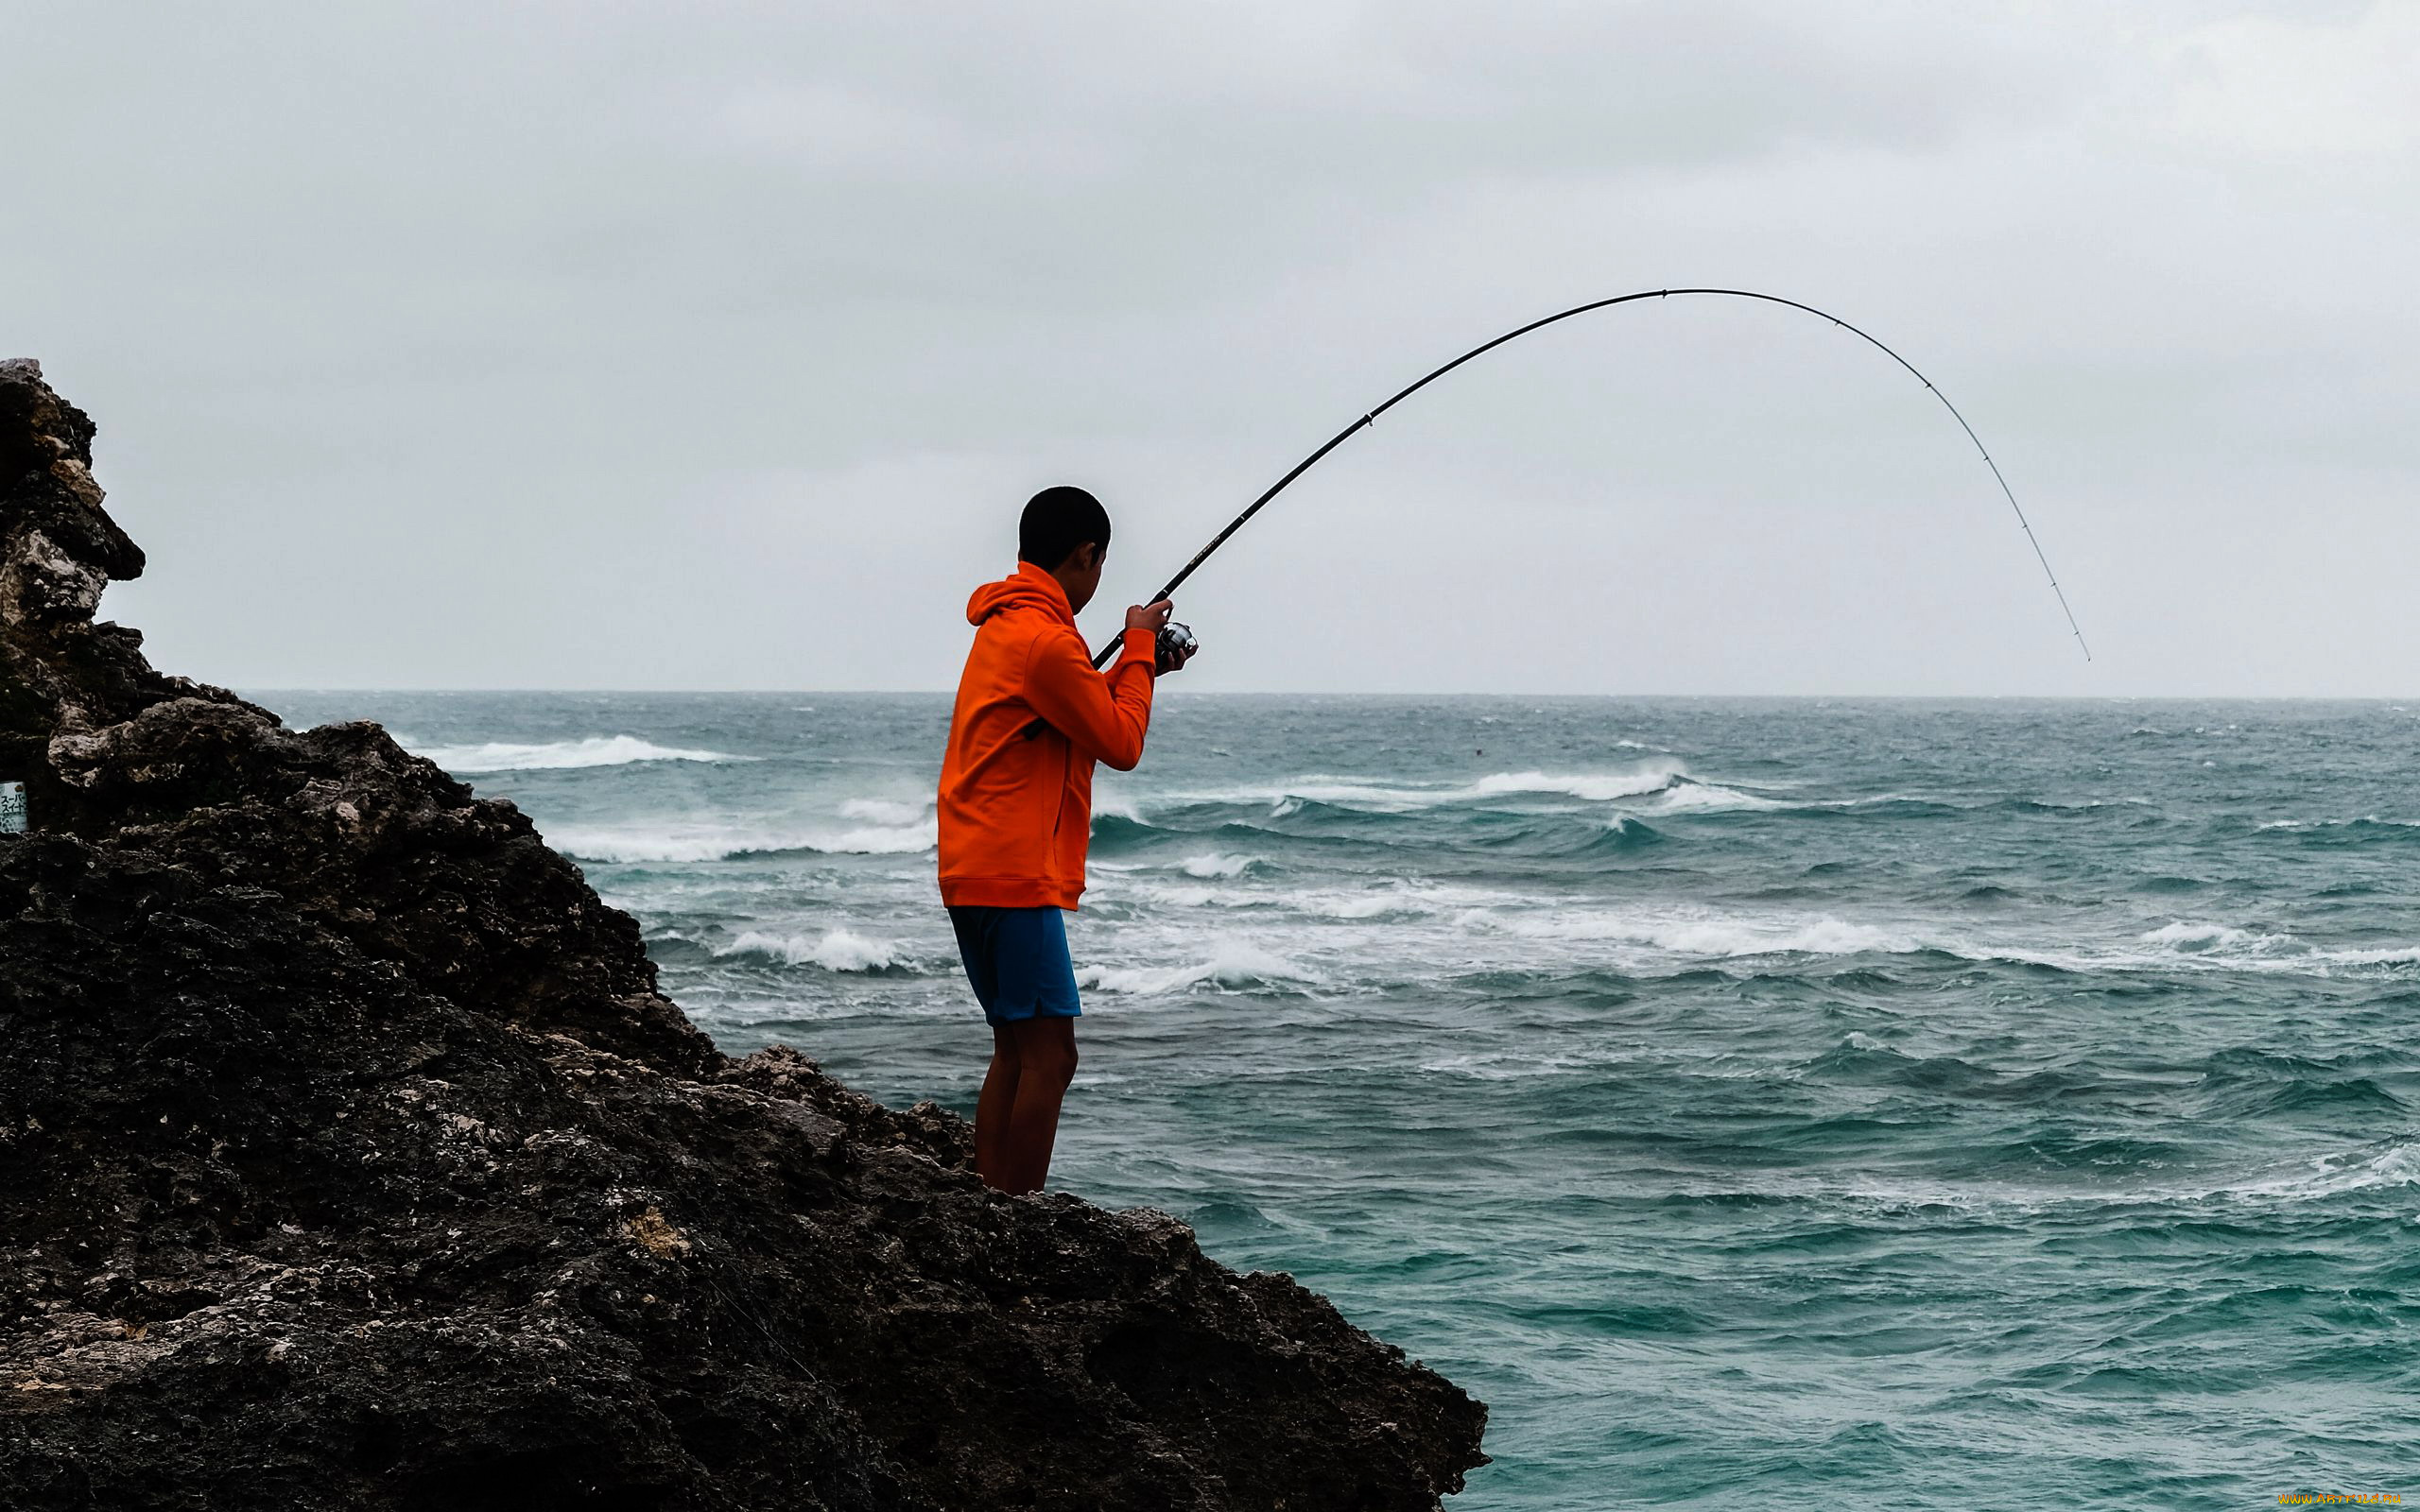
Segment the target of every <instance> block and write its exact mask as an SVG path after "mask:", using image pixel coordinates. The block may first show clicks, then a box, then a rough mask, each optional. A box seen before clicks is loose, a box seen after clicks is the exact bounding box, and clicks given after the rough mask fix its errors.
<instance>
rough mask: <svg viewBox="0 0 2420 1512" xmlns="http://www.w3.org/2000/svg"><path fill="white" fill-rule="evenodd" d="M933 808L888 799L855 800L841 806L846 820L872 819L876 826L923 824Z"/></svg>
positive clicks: (921, 804)
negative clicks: (926, 815)
mask: <svg viewBox="0 0 2420 1512" xmlns="http://www.w3.org/2000/svg"><path fill="white" fill-rule="evenodd" d="M931 808H932V805H931V804H930V803H900V802H894V801H893V800H891V799H887V798H853V799H849V800H848V801H847V802H846V803H843V804H841V805H840V817H842V818H844V819H870V820H872V821H873V822H874V823H876V824H883V825H890V826H893V827H897V826H902V825H913V824H921V823H923V822H924V819H925V814H926V813H927V812H929V811H930V810H931Z"/></svg>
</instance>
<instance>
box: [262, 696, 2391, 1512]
mask: <svg viewBox="0 0 2420 1512" xmlns="http://www.w3.org/2000/svg"><path fill="white" fill-rule="evenodd" d="M269 701H270V702H271V703H272V705H273V706H275V707H278V708H280V709H281V710H282V711H283V712H285V713H287V714H288V716H289V717H290V718H293V719H294V720H295V721H296V722H298V723H310V722H317V721H319V720H322V719H328V718H335V717H350V716H360V715H368V716H372V717H376V718H380V719H383V720H385V721H386V722H387V723H388V724H389V727H390V728H392V729H394V730H396V731H398V733H399V735H400V736H402V737H403V738H404V739H405V740H406V744H409V745H412V746H414V747H416V748H419V749H422V750H423V751H425V752H428V753H430V754H432V755H435V756H437V757H438V758H439V759H440V760H441V761H442V762H444V763H445V764H446V765H449V766H451V767H452V768H454V769H455V770H457V771H458V772H459V773H460V774H462V775H463V776H465V777H466V778H468V779H469V780H470V781H472V782H475V784H476V785H477V786H478V787H480V788H481V789H482V790H485V791H488V792H492V793H502V794H506V795H509V796H510V797H511V798H513V799H516V800H518V801H519V802H520V803H521V804H522V805H523V806H524V807H525V808H527V810H528V811H529V812H530V813H531V814H532V815H533V816H535V817H536V818H537V820H538V822H539V824H540V826H541V828H542V829H543V830H544V832H545V833H546V834H547V835H548V837H549V838H550V839H552V840H553V841H554V842H555V844H556V845H557V846H558V847H560V848H561V849H563V850H565V851H569V852H571V853H572V854H574V855H575V856H578V857H579V858H580V859H581V860H582V862H583V864H584V865H585V867H586V868H587V870H588V872H589V875H590V877H591V879H592V880H593V881H594V882H595V883H596V885H597V887H598V888H599V890H601V891H602V892H603V893H604V894H605V895H606V897H608V898H609V899H611V900H612V901H614V902H617V903H619V904H621V905H622V906H624V907H626V908H629V909H631V911H632V912H634V913H635V914H637V915H638V917H639V918H640V919H642V920H643V921H644V923H645V925H646V929H647V936H648V942H649V947H650V949H651V950H652V951H653V952H654V954H655V957H656V959H657V960H658V961H659V962H660V963H661V964H662V966H663V968H664V974H665V980H666V986H667V988H668V989H669V990H670V991H671V992H672V994H673V995H674V996H675V997H676V998H678V999H679V1000H680V1001H681V1002H682V1003H683V1005H686V1006H687V1007H688V1009H689V1010H690V1012H691V1013H692V1014H694V1015H695V1016H696V1017H697V1019H698V1020H699V1022H701V1023H702V1024H703V1025H704V1026H705V1027H706V1028H708V1029H709V1030H710V1031H711V1032H712V1033H713V1034H714V1035H715V1037H716V1038H717V1040H719V1041H720V1042H721V1043H722V1044H723V1045H724V1046H725V1047H726V1048H728V1049H731V1050H733V1051H739V1052H744V1051H747V1050H750V1049H752V1048H754V1047H756V1046H759V1045H762V1044H764V1043H767V1042H769V1041H773V1040H784V1041H789V1042H793V1043H796V1044H799V1045H802V1046H804V1048H805V1049H806V1050H807V1051H809V1053H811V1054H813V1055H815V1056H817V1057H820V1058H821V1060H823V1061H824V1063H825V1064H826V1065H827V1066H829V1067H830V1068H831V1069H832V1070H834V1071H835V1072H837V1073H838V1074H840V1075H842V1076H844V1077H846V1078H847V1079H848V1080H850V1081H851V1082H853V1083H855V1084H856V1085H857V1086H858V1087H860V1088H862V1089H864V1090H866V1091H871V1092H873V1093H874V1094H875V1095H877V1096H881V1097H885V1098H888V1099H892V1100H896V1101H902V1102H904V1101H907V1100H910V1099H913V1098H917V1097H925V1096H932V1097H938V1098H940V1099H941V1100H942V1101H943V1102H944V1103H947V1104H950V1105H952V1106H954V1107H956V1108H959V1109H961V1110H964V1111H967V1112H970V1113H971V1112H972V1110H973V1103H974V1097H975V1091H976V1087H977V1081H978V1080H979V1077H980V1074H981V1071H982V1066H983V1061H984V1057H985V1055H986V1053H987V1046H988V1039H987V1032H986V1030H985V1029H984V1026H983V1022H982V1020H981V1017H980V1015H979V1014H978V1013H977V1010H976V1009H975V1008H974V1007H973V1005H972V1004H971V1001H970V999H969V997H968V994H967V992H966V990H965V988H964V986H963V983H962V981H961V980H960V978H959V975H958V966H957V961H956V958H955V956H954V954H953V953H952V949H951V946H950V936H949V931H948V929H947V926H946V923H945V921H944V919H943V918H942V914H941V911H940V907H939V903H938V902H937V899H936V895H935V891H934V885H933V881H932V866H933V863H932V855H931V851H930V846H931V843H932V838H933V825H932V811H931V807H930V799H931V787H932V782H933V779H934V775H935V772H936V770H937V768H938V765H939V761H940V753H941V744H942V733H943V729H944V725H945V721H946V715H947V705H946V700H945V699H943V698H940V697H921V696H920V697H908V696H813V695H808V696H798V695H789V696H679V697H673V696H627V695H614V696H548V695H513V696H469V695H458V696H401V695H298V694H282V695H271V696H269ZM2415 741H2420V719H2415V710H2410V709H2404V708H2398V707H2394V706H2389V705H2383V704H2208V705H2201V704H2173V703H2148V702H2147V703H1975V704H1949V703H1940V704H1933V703H1890V702H1873V703H1853V702H1852V703H1823V702H1752V701H1731V700H1722V701H1690V700H1661V701H1606V700H1578V699H1570V700H1541V699H1530V698H1455V699H1433V700H1426V701H1423V700H1404V699H1357V698H1354V699H1347V698H1303V697H1293V698H1254V697H1207V696H1196V697H1186V696H1182V695H1174V696H1168V697H1166V698H1164V700H1163V702H1162V707H1161V711H1160V714H1159V717H1158V719H1157V721H1156V723H1155V725H1154V728H1153V730H1152V736H1151V743H1150V752H1149V754H1148V755H1147V757H1146V760H1145V764H1144V766H1143V768H1142V769H1141V770H1140V771H1139V772H1137V773H1135V774H1133V775H1132V776H1131V777H1119V776H1117V775H1116V774H1113V773H1103V774H1102V782H1101V803H1100V809H1101V813H1100V815H1099V816H1098V818H1097V822H1096V828H1095V839H1094V864H1095V869H1094V886H1093V890H1092V892H1091V893H1090V894H1089V895H1088V898H1087V901H1086V907H1085V909H1084V911H1083V913H1082V914H1081V915H1080V917H1079V919H1077V920H1076V921H1075V922H1074V923H1073V925H1072V926H1071V929H1070V936H1071V938H1072V940H1073V941H1074V944H1075V949H1076V952H1077V955H1078V964H1079V969H1080V979H1081V981H1082V982H1083V984H1084V987H1085V988H1086V1017H1085V1020H1084V1022H1083V1026H1082V1030H1081V1034H1080V1038H1081V1040H1082V1041H1083V1043H1084V1046H1085V1060H1084V1066H1083V1070H1082V1072H1081V1073H1080V1075H1079V1078H1078V1088H1077V1091H1076V1092H1075V1094H1074V1095H1073V1097H1072V1099H1071V1101H1070V1104H1069V1110H1068V1117H1067V1122H1066V1125H1065V1129H1064V1133H1063V1143H1062V1152H1063V1153H1062V1155H1061V1157H1060V1163H1059V1165H1058V1167H1057V1168H1056V1171H1055V1173H1054V1174H1055V1177H1056V1178H1057V1179H1056V1184H1059V1185H1063V1186H1066V1187H1068V1188H1070V1189H1072V1190H1075V1191H1077V1192H1080V1193H1082V1194H1086V1195H1088V1196H1091V1197H1094V1198H1096V1199H1098V1200H1099V1201H1101V1202H1104V1203H1108V1204H1111V1205H1113V1206H1127V1205H1132V1204H1137V1203H1150V1204H1153V1205H1156V1206H1159V1207H1163V1208H1167V1209H1170V1210H1172V1211H1176V1212H1178V1213H1179V1214H1181V1215H1183V1216H1184V1217H1185V1218H1187V1219H1189V1220H1190V1221H1192V1222H1193V1223H1194V1224H1195V1225H1196V1226H1197V1228H1198V1229H1200V1231H1201V1240H1202V1244H1203V1246H1205V1247H1206V1248H1207V1249H1208V1250H1209V1251H1210V1252H1211V1253H1212V1254H1214V1255H1217V1256H1219V1258H1221V1259H1223V1260H1225V1261H1227V1262H1228V1263H1231V1264H1235V1265H1236V1266H1239V1267H1246V1268H1250V1267H1264V1268H1271V1269H1282V1270H1289V1271H1292V1272H1294V1273H1295V1274H1296V1275H1298V1276H1300V1277H1301V1278H1302V1279H1303V1280H1305V1282H1307V1283H1308V1284H1310V1285H1312V1286H1314V1287H1317V1288H1318V1289H1320V1290H1322V1291H1323V1292H1326V1293H1327V1294H1329V1295H1330V1296H1332V1297H1335V1298H1336V1300H1337V1302H1338V1303H1339V1304H1340V1306H1341V1307H1342V1308H1343V1310H1344V1311H1345V1313H1346V1314H1348V1315H1349V1316H1351V1317H1353V1318H1354V1319H1355V1320H1356V1321H1357V1322H1359V1323H1361V1324H1363V1325H1365V1326H1367V1327H1369V1328H1371V1329H1372V1330H1374V1332H1378V1333H1379V1334H1381V1335H1383V1336H1385V1337H1387V1338H1389V1339H1391V1340H1393V1341H1395V1342H1398V1343H1400V1344H1402V1345H1404V1346H1405V1347H1406V1348H1407V1349H1409V1350H1411V1351H1412V1352H1413V1353H1414V1354H1416V1355H1420V1356H1422V1357H1425V1358H1426V1359H1427V1360H1428V1361H1429V1362H1430V1363H1432V1364H1434V1365H1435V1366H1438V1367H1439V1368H1441V1369H1443V1371H1444V1372H1445V1373H1446V1374H1448V1375H1449V1376H1451V1377H1452V1378H1454V1379H1455V1380H1457V1381H1460V1382H1461V1383H1464V1384H1466V1385H1467V1386H1468V1387H1469V1388H1470V1389H1471V1390H1473V1391H1474V1392H1475V1393H1477V1394H1478V1395H1479V1396H1481V1397H1483V1398H1485V1399H1486V1400H1488V1401H1489V1402H1490V1403H1491V1405H1492V1407H1493V1409H1494V1421H1493V1425H1492V1428H1491V1432H1490V1436H1489V1442H1488V1447H1489V1449H1490V1451H1491V1452H1493V1453H1494V1454H1495V1456H1496V1460H1497V1463H1496V1464H1495V1466H1493V1467H1491V1468H1489V1469H1484V1470H1481V1471H1479V1472H1478V1475H1477V1476H1476V1477H1475V1478H1474V1479H1473V1482H1472V1485H1471V1487H1470V1489H1469V1491H1468V1492H1467V1493H1466V1494H1464V1495H1463V1496H1462V1497H1461V1498H1460V1499H1458V1500H1457V1502H1456V1503H1454V1504H1455V1505H1456V1506H1457V1507H1461V1508H1474V1509H1476V1508H1488V1509H1502V1508H1522V1509H1535V1508H1564V1507H1571V1508H1596V1507H1612V1506H1621V1505H1629V1504H1643V1503H1653V1504H1672V1505H1690V1504H1702V1505H1705V1506H1715V1505H1736V1504H1739V1503H1743V1502H1746V1501H1749V1500H1752V1499H1753V1500H1755V1501H1758V1502H1761V1503H1767V1504H1774V1505H1787V1506H1800V1507H1850V1506H1858V1507H1862V1506H1869V1505H1878V1506H1892V1507H1936V1506H1938V1507H1961V1508H1972V1507H1994V1508H1997V1507H2032V1506H2043V1507H2049V1506H2059V1507H2086V1506H2088V1507H2103V1506H2145V1507H2195V1506H2209V1507H2220V1506H2247V1505H2250V1504H2253V1503H2268V1504H2272V1505H2273V1504H2275V1499H2276V1497H2277V1496H2278V1495H2279V1494H2281V1493H2284V1492H2289V1491H2296V1490H2321V1491H2325V1490H2354V1491H2388V1492H2399V1493H2401V1494H2402V1495H2404V1496H2406V1497H2410V1498H2413V1499H2415V1500H2420V1301H2415V1298H2414V1293H2415V1290H2420V1248H2415V1241H2420V1112H2416V1111H2415V1107H2420V1043H2415V1036H2414V1030H2415V1027H2420V792H2415V790H2414V788H2413V785H2412V781H2411V767H2412V760H2411V758H2412V755H2413V751H2414V746H2415Z"/></svg>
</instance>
